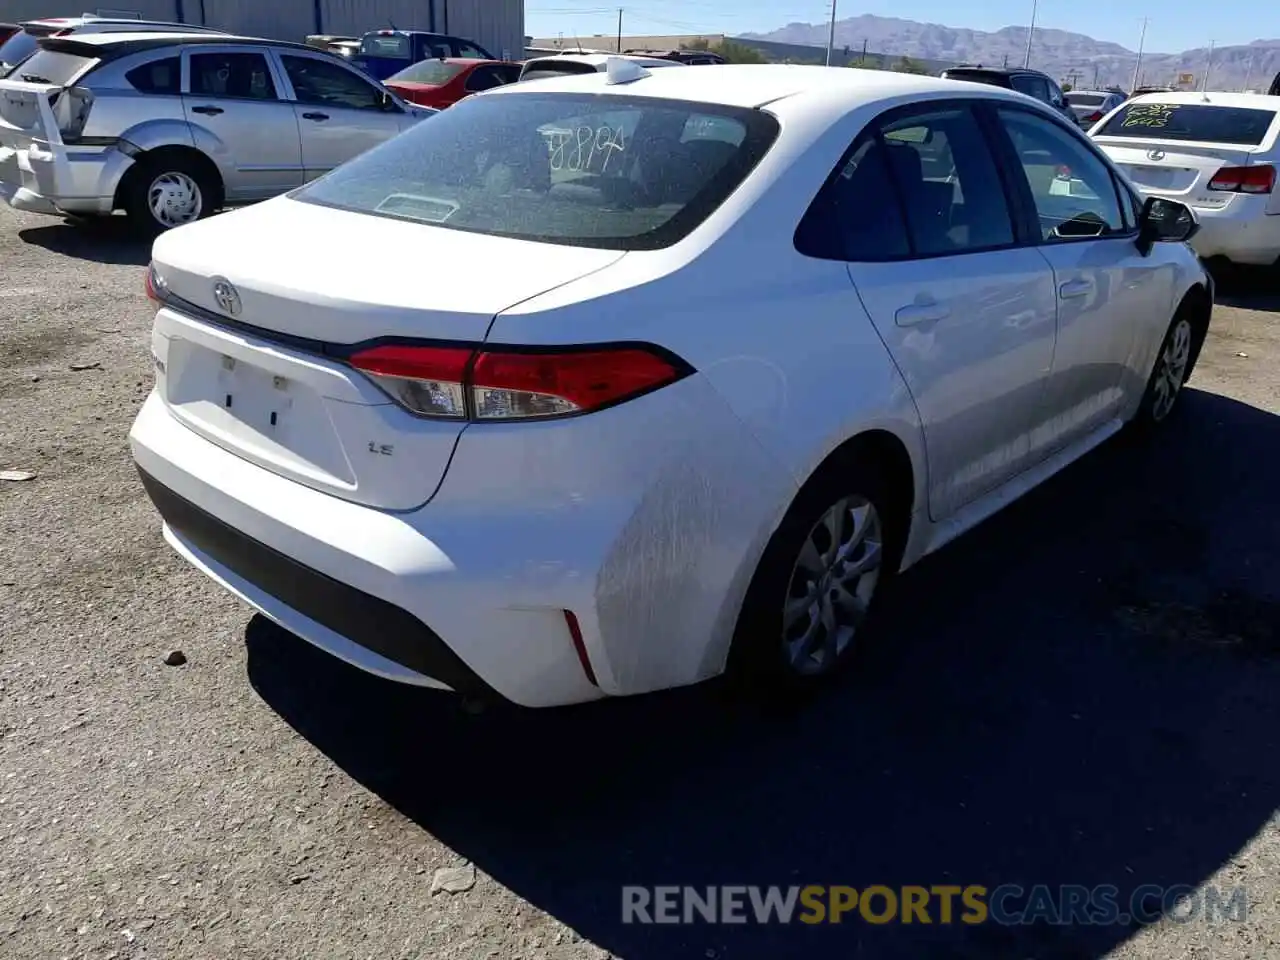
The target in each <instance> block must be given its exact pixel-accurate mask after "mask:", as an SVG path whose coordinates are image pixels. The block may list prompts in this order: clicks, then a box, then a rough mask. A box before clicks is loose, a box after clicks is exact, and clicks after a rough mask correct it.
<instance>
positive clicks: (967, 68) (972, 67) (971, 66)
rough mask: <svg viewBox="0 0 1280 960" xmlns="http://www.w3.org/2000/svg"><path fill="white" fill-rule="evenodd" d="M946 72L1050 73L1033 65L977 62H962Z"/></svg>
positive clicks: (1039, 75)
mask: <svg viewBox="0 0 1280 960" xmlns="http://www.w3.org/2000/svg"><path fill="white" fill-rule="evenodd" d="M943 72H944V73H961V72H964V73H989V74H992V75H994V76H1001V77H1012V76H1016V75H1018V74H1022V73H1034V74H1035V75H1036V76H1038V77H1047V76H1048V74H1047V73H1045V72H1044V71H1043V70H1035V69H1033V68H1031V67H984V66H982V65H980V64H975V63H962V64H960V65H958V66H955V67H947V69H946V70H945V71H943Z"/></svg>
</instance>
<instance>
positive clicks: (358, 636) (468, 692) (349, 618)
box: [138, 468, 496, 699]
mask: <svg viewBox="0 0 1280 960" xmlns="http://www.w3.org/2000/svg"><path fill="white" fill-rule="evenodd" d="M138 473H139V475H141V477H142V485H143V487H145V488H146V491H147V496H149V497H150V498H151V502H152V503H154V504H155V506H156V509H157V510H158V511H160V516H162V517H163V518H164V521H165V523H167V524H168V525H169V527H170V528H171V529H172V530H174V531H175V532H176V533H178V534H179V535H181V536H182V538H183V539H184V540H187V541H189V542H190V543H192V544H193V545H194V546H195V547H196V548H197V549H199V550H200V551H201V552H202V553H205V554H207V555H208V556H209V557H211V558H212V559H214V560H216V561H217V562H218V563H220V564H221V565H222V566H224V567H226V568H227V569H228V570H230V571H232V572H233V573H235V574H236V575H237V576H239V577H242V578H244V579H245V580H247V581H249V582H250V583H252V584H253V585H254V586H256V587H258V588H259V589H261V590H264V591H265V592H267V593H269V594H270V595H271V596H273V597H275V598H276V599H277V600H279V601H280V602H281V603H284V604H286V605H288V606H290V607H292V608H293V609H294V610H296V611H298V613H300V614H302V615H303V616H305V617H309V618H310V619H312V620H314V621H315V622H316V623H319V624H323V625H324V626H326V627H328V628H329V629H330V630H332V631H333V632H334V633H337V634H340V635H341V636H344V637H346V638H347V639H349V640H352V641H354V642H355V643H358V644H359V645H360V646H362V647H364V648H365V649H367V650H371V651H373V652H374V653H376V654H378V655H379V656H383V657H386V658H387V659H388V660H392V661H394V662H396V663H398V664H400V665H401V666H403V667H408V668H409V669H410V670H413V671H415V672H416V673H420V674H422V675H423V676H427V677H431V678H432V679H434V680H438V681H439V682H441V683H443V684H446V685H447V686H449V687H451V688H452V689H454V690H456V691H457V692H458V693H460V694H463V695H465V696H468V697H474V698H478V699H492V698H494V697H495V696H496V694H495V692H494V690H493V688H492V687H490V686H489V685H488V684H487V683H485V682H484V681H483V680H481V679H480V677H479V676H478V675H477V674H476V673H475V671H474V670H472V669H471V668H470V667H468V666H467V665H466V664H465V663H463V662H462V660H461V658H459V657H458V655H457V654H456V653H454V652H453V651H452V650H450V649H449V647H448V645H447V644H446V643H445V642H444V641H443V640H441V639H440V637H439V636H437V635H436V633H435V631H433V630H432V629H431V628H430V627H428V626H427V625H426V624H425V623H423V622H422V621H421V620H419V619H418V618H417V617H415V616H414V615H413V614H411V613H410V612H409V611H407V610H404V609H402V608H400V607H397V606H395V605H394V604H391V603H387V602H386V601H385V600H380V599H378V598H377V597H374V596H371V595H369V594H367V593H365V592H364V591H362V590H357V589H356V588H355V587H353V586H350V585H349V584H346V583H343V582H341V581H340V580H335V579H333V577H330V576H328V575H327V574H324V573H321V572H320V571H318V570H313V569H311V568H310V567H308V566H305V565H303V564H301V563H299V562H298V561H297V560H294V559H293V558H292V557H288V556H286V555H285V554H283V553H281V552H280V551H278V550H275V549H273V548H272V547H269V546H267V545H266V544H265V543H260V542H259V541H257V540H254V539H253V538H252V537H249V536H247V535H245V534H244V533H241V532H240V531H239V530H236V529H235V528H234V527H231V526H229V525H227V524H226V523H223V522H222V521H221V520H219V519H218V518H217V517H215V516H213V515H212V514H210V513H208V512H206V511H205V510H202V509H201V508H200V507H197V506H196V505H195V504H194V503H192V502H191V501H189V500H187V499H185V498H184V497H181V496H179V495H178V494H176V493H174V492H173V491H172V490H170V489H169V488H168V487H166V486H165V485H164V484H162V483H160V481H158V480H157V479H156V478H155V477H153V476H151V475H150V474H148V473H147V472H146V471H145V470H142V469H141V468H139V470H138Z"/></svg>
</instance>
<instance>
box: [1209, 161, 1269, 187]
mask: <svg viewBox="0 0 1280 960" xmlns="http://www.w3.org/2000/svg"><path fill="white" fill-rule="evenodd" d="M1275 185H1276V168H1275V167H1273V166H1271V164H1269V163H1260V164H1258V165H1257V166H1256V167H1223V168H1222V169H1221V170H1219V171H1218V172H1217V173H1215V174H1214V175H1213V179H1212V180H1210V181H1209V189H1210V190H1222V191H1225V192H1227V193H1270V192H1271V191H1272V190H1273V189H1274V188H1275Z"/></svg>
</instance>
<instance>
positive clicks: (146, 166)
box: [112, 143, 225, 210]
mask: <svg viewBox="0 0 1280 960" xmlns="http://www.w3.org/2000/svg"><path fill="white" fill-rule="evenodd" d="M166 160H173V161H185V162H187V163H190V164H193V165H194V166H196V167H198V168H199V169H200V170H201V172H202V173H203V174H204V176H205V177H206V178H207V182H208V183H209V184H210V185H211V186H212V188H213V190H214V191H215V194H216V195H215V196H214V197H211V198H210V201H211V202H212V203H213V205H214V206H215V207H217V206H221V205H222V202H223V200H224V199H225V193H224V187H223V180H222V171H221V170H219V169H218V165H217V164H216V163H214V161H213V160H212V158H210V157H209V155H208V154H206V153H205V152H204V151H202V150H199V149H197V148H196V147H190V146H186V145H185V144H176V143H175V144H168V145H165V146H162V147H154V148H152V149H150V150H144V151H142V152H141V153H139V154H138V155H137V156H136V157H134V158H133V166H131V167H130V168H129V169H128V170H127V171H126V172H125V175H124V176H123V177H121V178H120V183H119V185H118V186H117V187H116V195H115V199H114V201H113V202H112V209H115V210H122V209H124V208H125V199H126V198H127V197H128V195H129V191H130V190H131V189H133V185H134V183H135V182H136V180H137V178H138V176H140V175H141V174H142V172H143V171H147V170H150V169H152V168H153V167H154V166H155V165H156V164H162V163H164V162H165V161H166Z"/></svg>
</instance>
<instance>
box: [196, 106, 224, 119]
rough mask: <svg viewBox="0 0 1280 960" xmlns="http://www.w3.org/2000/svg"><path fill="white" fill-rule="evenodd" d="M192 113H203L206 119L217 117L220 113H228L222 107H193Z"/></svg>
mask: <svg viewBox="0 0 1280 960" xmlns="http://www.w3.org/2000/svg"><path fill="white" fill-rule="evenodd" d="M191 112H192V113H203V114H204V115H205V116H206V117H216V116H217V115H218V114H220V113H226V111H225V110H223V109H222V108H221V107H192V108H191Z"/></svg>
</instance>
